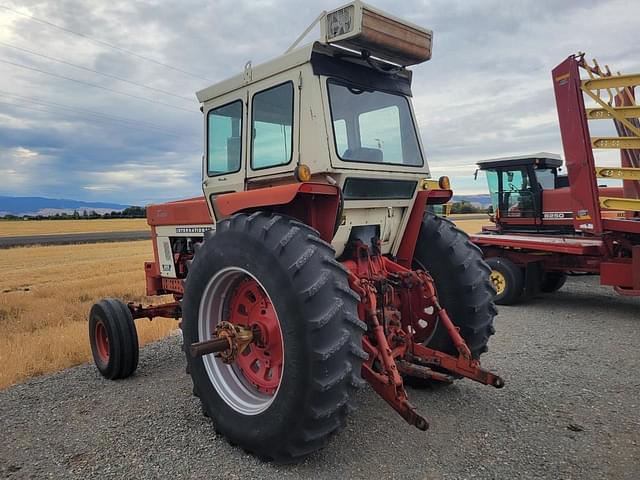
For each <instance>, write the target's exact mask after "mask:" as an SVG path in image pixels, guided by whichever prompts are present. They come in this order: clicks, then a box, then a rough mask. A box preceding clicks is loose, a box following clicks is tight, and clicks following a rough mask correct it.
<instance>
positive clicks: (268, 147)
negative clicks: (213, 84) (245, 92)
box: [251, 82, 293, 170]
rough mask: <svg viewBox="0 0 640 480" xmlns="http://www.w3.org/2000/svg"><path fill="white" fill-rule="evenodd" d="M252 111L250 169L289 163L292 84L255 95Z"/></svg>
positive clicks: (291, 141)
mask: <svg viewBox="0 0 640 480" xmlns="http://www.w3.org/2000/svg"><path fill="white" fill-rule="evenodd" d="M251 112H252V113H251V117H252V118H251V132H252V134H251V168H252V169H254V170H257V169H261V168H268V167H275V166H278V165H286V164H287V163H289V162H290V161H291V158H292V151H293V132H292V130H293V83H292V82H287V83H284V84H282V85H278V86H276V87H271V88H269V89H267V90H263V91H262V92H258V93H256V94H255V95H254V96H253V100H252V107H251Z"/></svg>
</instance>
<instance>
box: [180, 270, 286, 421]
mask: <svg viewBox="0 0 640 480" xmlns="http://www.w3.org/2000/svg"><path fill="white" fill-rule="evenodd" d="M226 327H229V328H226ZM231 329H233V330H235V333H233V335H232V337H233V338H230V337H226V336H223V337H221V336H219V334H222V333H223V332H222V331H221V330H225V331H227V330H228V331H227V333H229V332H231ZM198 337H199V338H198V340H199V341H198V342H196V343H194V344H192V345H191V349H192V350H193V349H194V348H195V349H196V350H197V351H196V355H195V356H200V357H201V358H202V362H203V364H204V368H205V370H206V373H207V376H208V377H209V381H210V382H211V385H212V386H213V387H214V388H215V390H216V392H217V393H218V394H219V395H220V397H221V398H222V399H223V400H224V401H225V402H226V403H227V405H229V406H230V407H231V408H233V409H234V410H236V411H237V412H240V413H241V414H243V415H257V414H259V413H261V412H263V411H265V410H266V409H267V408H269V406H270V405H271V404H272V403H273V402H274V400H275V398H276V396H277V394H278V389H279V387H280V383H281V379H282V374H283V370H284V341H283V336H282V331H281V328H280V320H279V318H278V313H277V311H276V309H275V307H274V305H273V302H272V301H271V298H270V297H269V294H268V293H267V291H266V289H265V288H264V286H263V285H262V283H261V282H260V281H259V280H258V279H257V278H256V277H254V276H253V274H251V273H250V272H248V271H247V270H245V269H243V268H241V267H236V266H229V267H226V268H224V269H222V270H220V271H218V272H216V273H215V274H214V275H213V277H212V278H211V279H210V280H209V282H208V284H207V286H206V287H205V289H204V291H203V293H202V297H201V300H200V307H199V311H198ZM243 338H244V339H245V340H247V341H246V342H242V341H241V340H242V339H243ZM219 341H222V342H221V344H220V345H218V343H219ZM234 345H237V351H236V352H232V351H228V350H233V347H234ZM222 354H224V355H222ZM223 356H224V357H226V358H223Z"/></svg>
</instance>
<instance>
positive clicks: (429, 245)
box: [413, 212, 497, 383]
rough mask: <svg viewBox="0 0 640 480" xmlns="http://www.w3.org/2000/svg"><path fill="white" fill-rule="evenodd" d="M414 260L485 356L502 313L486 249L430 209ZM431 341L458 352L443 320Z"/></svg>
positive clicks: (475, 351) (467, 337) (463, 333)
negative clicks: (478, 245)
mask: <svg viewBox="0 0 640 480" xmlns="http://www.w3.org/2000/svg"><path fill="white" fill-rule="evenodd" d="M414 264H415V265H416V267H418V268H423V269H425V270H426V271H427V272H429V273H430V274H431V276H432V277H433V279H434V281H435V284H436V290H437V295H438V299H439V301H440V304H441V305H442V306H443V307H444V308H445V309H446V310H447V313H448V314H449V316H450V317H451V320H452V321H453V323H454V324H455V325H456V326H458V327H459V328H460V335H461V336H462V338H464V340H465V342H466V343H467V345H468V347H469V349H470V350H471V353H472V355H473V357H474V358H479V357H480V355H481V354H482V353H484V352H486V351H487V350H488V347H487V343H488V342H489V337H490V336H491V335H493V334H494V333H495V329H494V327H493V318H494V317H495V316H496V314H497V311H496V308H495V305H494V303H493V297H494V295H495V291H494V289H493V286H492V284H491V280H490V278H489V273H490V271H491V270H490V268H489V267H488V266H487V264H486V263H485V261H484V260H483V257H482V251H481V250H480V249H479V248H478V247H477V246H476V245H474V244H473V243H472V242H471V241H470V240H469V236H468V235H467V234H466V233H465V232H463V231H462V230H460V229H459V228H457V227H456V226H455V225H454V224H453V223H452V222H451V221H450V220H447V219H445V218H442V217H439V216H437V215H434V214H432V213H430V212H427V213H426V214H425V216H424V219H423V221H422V226H421V229H420V235H419V237H418V243H417V245H416V250H415V255H414ZM425 345H426V346H428V347H430V348H434V349H437V350H441V351H443V352H445V353H448V354H452V355H456V354H457V350H456V348H455V346H454V345H453V342H452V341H451V338H450V337H449V335H448V333H447V332H446V330H445V328H444V326H442V325H441V324H438V325H437V327H436V329H435V331H434V333H433V335H432V337H431V338H430V339H428V340H427V341H426V342H425ZM414 380H416V379H414ZM413 383H415V382H413Z"/></svg>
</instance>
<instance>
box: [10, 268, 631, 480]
mask: <svg viewBox="0 0 640 480" xmlns="http://www.w3.org/2000/svg"><path fill="white" fill-rule="evenodd" d="M496 327H497V334H496V336H495V337H494V338H493V341H492V343H491V351H490V352H489V353H488V354H487V355H485V356H484V357H483V361H484V364H485V365H486V366H488V367H490V368H492V369H495V370H497V371H499V372H500V373H501V374H502V375H503V376H504V378H505V379H506V382H507V385H506V387H505V388H504V389H502V390H495V389H493V388H490V387H483V386H481V385H476V384H474V383H472V382H470V381H459V382H457V383H456V384H455V385H454V386H452V387H449V388H443V389H439V390H414V389H409V395H410V397H411V399H412V400H413V402H414V403H415V405H417V406H418V408H419V409H420V411H421V412H423V413H425V414H426V416H427V417H428V418H429V419H430V421H431V429H430V430H429V431H427V432H420V431H418V430H416V429H413V428H410V427H409V426H407V425H405V424H404V422H403V421H402V420H401V419H400V418H399V417H398V416H397V415H396V414H395V413H394V412H393V411H392V410H391V409H390V408H388V407H387V406H386V405H385V404H384V402H383V401H382V400H380V399H379V398H378V397H377V396H376V395H375V394H374V393H373V392H372V391H371V390H370V389H366V390H365V391H363V392H361V393H360V395H359V409H358V410H357V412H356V413H355V414H354V415H352V416H351V417H350V420H349V425H348V428H347V430H346V431H344V432H343V433H342V434H340V435H339V436H338V437H336V438H335V439H334V440H333V441H332V442H331V444H330V445H329V446H328V447H327V448H326V449H325V450H323V451H321V452H319V453H318V454H316V455H314V456H312V457H311V458H309V459H307V460H306V461H305V462H303V463H301V464H298V465H292V466H273V465H270V464H264V463H261V462H260V461H258V460H256V459H255V458H253V457H251V456H249V455H246V454H244V453H243V452H242V451H241V450H240V449H238V448H234V447H231V446H230V445H228V444H227V442H226V441H225V440H224V439H223V438H220V437H218V436H216V434H215V432H214V430H213V427H212V425H211V423H210V422H209V421H208V420H207V419H205V418H204V417H203V416H202V415H201V413H200V408H199V404H198V401H197V399H195V398H193V397H192V396H191V384H190V380H189V378H188V377H187V376H186V375H185V374H184V360H183V358H182V355H181V353H180V351H179V343H180V340H179V338H178V337H173V338H170V339H168V340H166V341H163V342H160V343H157V344H154V345H151V346H148V347H146V348H144V349H143V350H142V352H141V358H140V366H139V369H138V373H137V374H136V375H135V376H133V377H132V378H130V379H128V380H125V381H119V382H110V381H107V380H103V379H102V378H101V377H100V376H99V375H98V373H97V371H96V370H95V368H94V367H93V366H91V365H86V366H81V367H78V368H73V369H70V370H66V371H63V372H60V373H57V374H54V375H49V376H44V377H39V378H36V379H34V380H31V381H29V382H27V383H25V384H22V385H18V386H14V387H12V388H9V389H7V390H4V391H2V392H0V418H1V420H0V422H1V423H0V428H1V430H0V431H1V432H2V433H1V435H2V443H1V444H0V476H1V477H3V478H4V477H6V478H42V477H56V478H59V477H63V476H64V477H69V478H93V477H98V476H100V477H101V478H198V479H201V478H225V479H234V478H238V479H239V478H260V479H270V478H274V479H276V478H277V479H283V478H321V479H325V478H326V479H341V478H348V479H357V478H366V479H378V478H399V479H400V478H401V479H414V478H415V479H436V480H437V479H463V478H495V479H519V478H523V479H532V478H550V479H565V478H574V479H591V478H592V479H630V480H631V479H633V480H635V479H638V478H640V355H639V354H638V345H640V299H637V298H636V299H632V298H624V297H619V296H617V295H615V294H614V293H613V292H612V291H611V290H609V289H607V288H603V287H599V286H597V285H596V280H595V279H593V278H580V279H572V280H570V281H569V282H568V284H567V286H566V287H565V289H563V291H561V292H559V293H558V294H555V295H549V296H545V297H540V298H538V299H534V300H533V301H530V302H529V303H528V304H527V305H526V306H516V307H502V308H501V309H500V315H499V316H498V318H497V319H496Z"/></svg>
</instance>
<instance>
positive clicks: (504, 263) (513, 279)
mask: <svg viewBox="0 0 640 480" xmlns="http://www.w3.org/2000/svg"><path fill="white" fill-rule="evenodd" d="M487 264H488V265H489V267H490V268H491V270H492V271H495V272H498V273H499V274H500V275H502V278H503V279H504V280H503V281H504V283H505V285H504V287H503V290H502V291H501V292H500V291H497V290H496V298H495V302H496V303H497V304H498V305H513V304H514V303H516V302H518V300H520V298H522V294H523V291H524V273H523V271H522V268H520V267H518V266H517V265H516V264H515V263H513V262H512V261H511V260H509V259H508V258H503V257H491V258H489V259H487Z"/></svg>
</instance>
